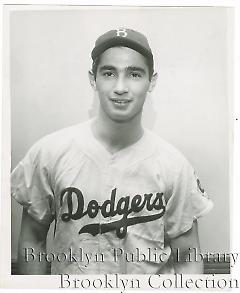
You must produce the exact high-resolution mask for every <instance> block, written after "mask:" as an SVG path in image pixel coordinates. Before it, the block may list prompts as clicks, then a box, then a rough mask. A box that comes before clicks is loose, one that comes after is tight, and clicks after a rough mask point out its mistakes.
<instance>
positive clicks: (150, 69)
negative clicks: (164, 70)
mask: <svg viewBox="0 0 240 293" xmlns="http://www.w3.org/2000/svg"><path fill="white" fill-rule="evenodd" d="M144 57H145V56H144ZM100 58H101V55H99V56H98V57H96V58H95V59H94V60H93V63H92V73H93V76H94V79H95V80H96V77H97V69H98V65H99V62H100ZM145 59H146V61H147V66H148V72H149V80H151V78H152V76H153V72H154V70H153V60H151V59H150V58H147V57H145Z"/></svg>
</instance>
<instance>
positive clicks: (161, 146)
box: [147, 130, 186, 165]
mask: <svg viewBox="0 0 240 293" xmlns="http://www.w3.org/2000/svg"><path fill="white" fill-rule="evenodd" d="M147 132H148V135H149V137H150V140H151V143H153V144H154V146H155V148H154V154H155V156H157V157H158V158H159V159H160V160H161V161H162V162H167V163H168V164H174V165H176V164H179V165H182V164H183V163H185V162H186V158H185V156H184V155H183V153H182V152H181V151H180V150H179V149H178V148H177V147H176V146H174V145H173V144H172V143H170V142H169V141H167V140H165V139H164V138H162V137H161V136H160V135H158V134H157V133H155V132H153V131H150V130H147ZM149 143H150V141H149Z"/></svg>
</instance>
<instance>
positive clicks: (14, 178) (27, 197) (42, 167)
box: [11, 143, 54, 225]
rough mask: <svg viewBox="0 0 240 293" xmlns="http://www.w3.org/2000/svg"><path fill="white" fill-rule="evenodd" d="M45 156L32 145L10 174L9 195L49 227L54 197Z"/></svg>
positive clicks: (52, 213)
mask: <svg viewBox="0 0 240 293" xmlns="http://www.w3.org/2000/svg"><path fill="white" fill-rule="evenodd" d="M47 164H48V162H47V158H46V156H44V154H43V149H41V146H40V145H39V143H37V144H36V145H34V146H33V147H32V148H31V149H30V150H29V152H28V153H27V155H26V156H25V157H24V159H23V160H22V161H20V162H19V164H18V165H17V166H16V168H15V169H14V170H13V172H12V174H11V195H12V197H13V198H15V199H16V200H17V202H18V203H20V204H21V205H22V206H23V207H24V208H25V209H26V210H27V211H28V213H29V215H31V216H32V217H33V218H34V219H35V220H36V221H38V222H39V223H41V224H44V225H49V224H50V223H51V221H52V220H53V215H54V201H53V198H54V195H53V191H52V188H51V185H50V174H49V168H48V165H47Z"/></svg>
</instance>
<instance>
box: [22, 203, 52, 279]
mask: <svg viewBox="0 0 240 293" xmlns="http://www.w3.org/2000/svg"><path fill="white" fill-rule="evenodd" d="M48 229H49V226H46V225H42V224H40V223H38V222H37V221H35V220H34V219H33V218H32V217H31V216H30V215H29V214H28V212H27V211H26V210H25V209H23V214H22V224H21V232H20V237H19V243H18V266H19V272H20V274H21V275H45V274H47V263H46V261H44V259H45V258H43V257H42V259H43V260H42V261H39V259H38V257H35V259H34V260H33V257H32V256H31V255H30V254H31V251H33V252H34V254H35V255H38V254H39V253H46V239H47V232H48ZM32 249H33V250H32ZM27 252H28V253H29V255H28V261H27V257H26V256H27Z"/></svg>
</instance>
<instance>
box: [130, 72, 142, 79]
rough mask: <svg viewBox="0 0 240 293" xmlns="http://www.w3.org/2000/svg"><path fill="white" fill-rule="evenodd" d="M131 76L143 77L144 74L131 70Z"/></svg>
mask: <svg viewBox="0 0 240 293" xmlns="http://www.w3.org/2000/svg"><path fill="white" fill-rule="evenodd" d="M130 76H131V77H133V78H141V77H142V75H141V74H140V73H138V72H131V73H130Z"/></svg>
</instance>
